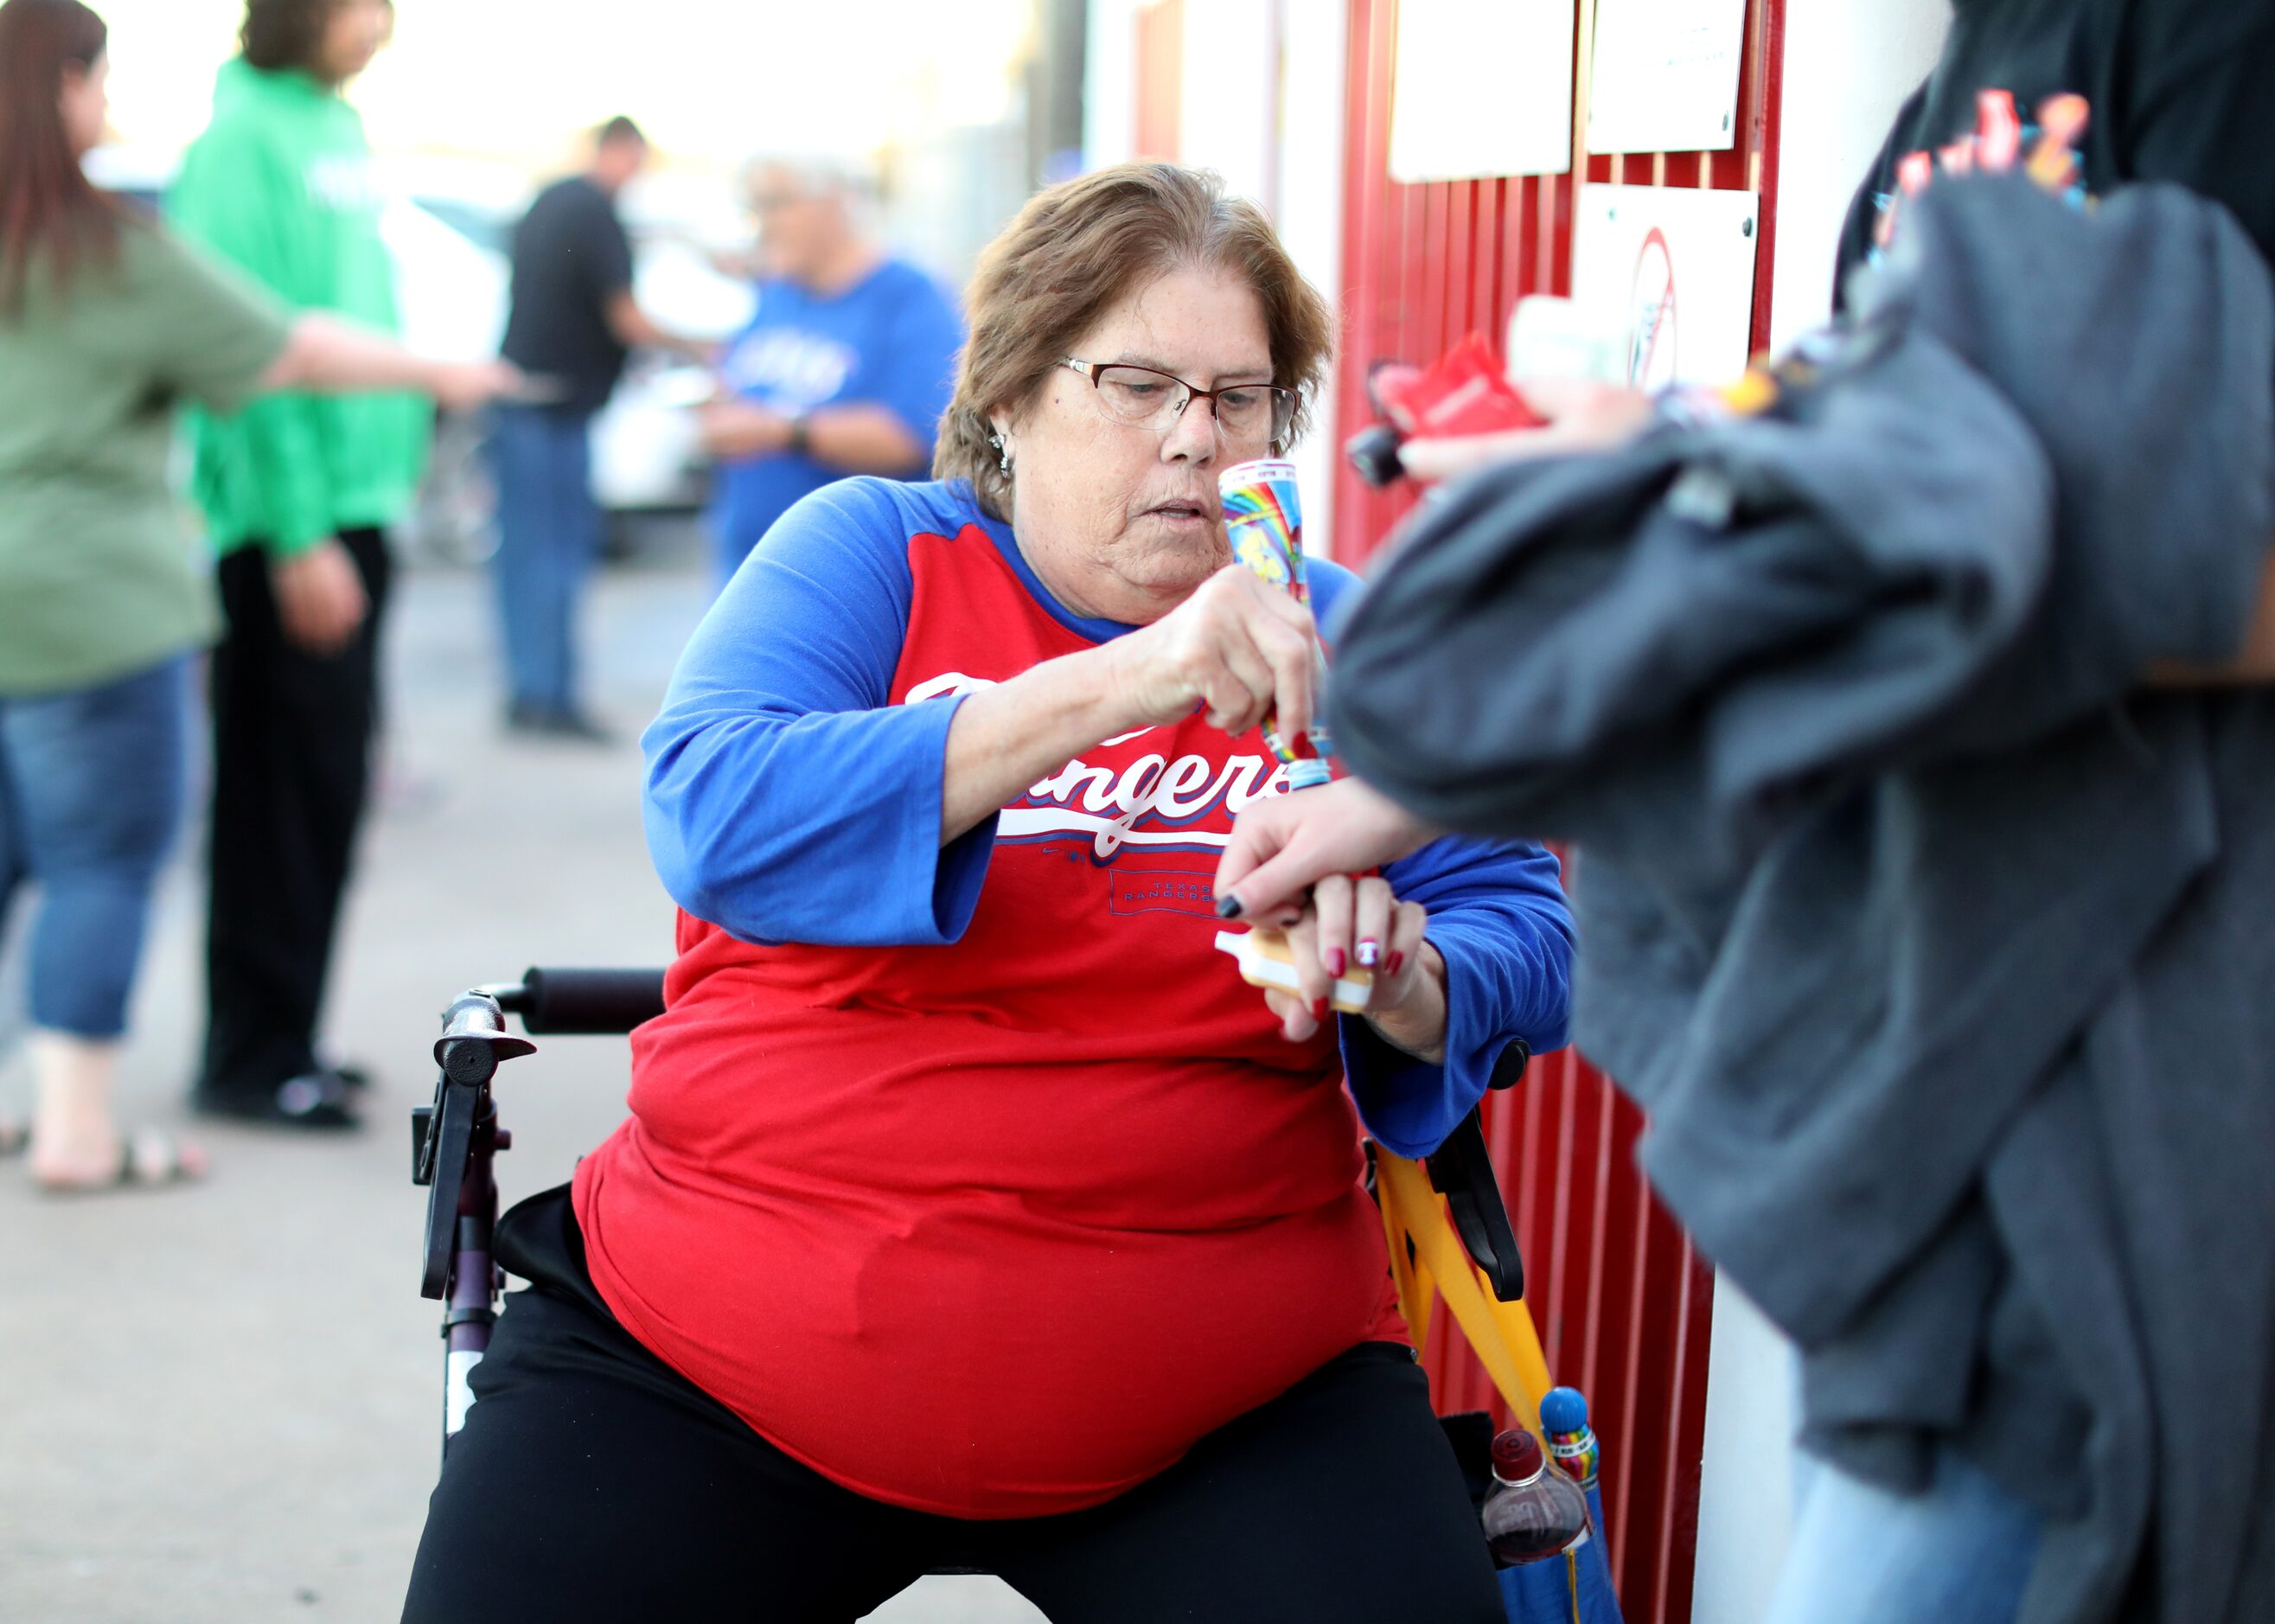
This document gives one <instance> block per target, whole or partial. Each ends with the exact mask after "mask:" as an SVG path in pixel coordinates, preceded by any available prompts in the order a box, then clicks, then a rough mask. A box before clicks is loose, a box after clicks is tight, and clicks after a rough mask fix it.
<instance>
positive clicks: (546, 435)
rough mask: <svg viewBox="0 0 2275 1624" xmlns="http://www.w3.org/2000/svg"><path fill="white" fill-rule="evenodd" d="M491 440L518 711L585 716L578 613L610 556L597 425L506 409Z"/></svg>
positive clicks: (572, 415)
mask: <svg viewBox="0 0 2275 1624" xmlns="http://www.w3.org/2000/svg"><path fill="white" fill-rule="evenodd" d="M496 410H497V415H496V419H495V424H494V426H493V427H492V429H491V431H490V442H489V448H490V465H491V469H492V472H494V474H495V477H496V480H497V498H498V550H497V557H496V559H495V562H494V564H493V568H494V570H495V577H496V581H497V593H498V611H499V615H500V617H501V618H502V619H503V623H504V626H505V658H506V670H507V675H508V676H509V678H510V686H511V691H512V698H513V702H514V703H515V704H516V705H518V706H528V707H531V708H533V709H537V710H542V711H571V710H574V709H576V708H577V648H576V621H577V608H578V602H579V601H580V600H581V599H582V597H583V595H584V590H585V580H586V577H587V576H589V575H590V574H591V573H592V570H593V561H594V560H595V559H596V558H598V557H599V555H600V551H601V509H600V504H599V503H597V502H594V501H593V441H592V432H591V431H592V421H593V420H592V419H591V417H590V416H589V415H587V414H586V413H585V412H559V411H553V410H549V409H548V408H545V407H542V406H511V405H507V406H500V407H498V408H497V409H496Z"/></svg>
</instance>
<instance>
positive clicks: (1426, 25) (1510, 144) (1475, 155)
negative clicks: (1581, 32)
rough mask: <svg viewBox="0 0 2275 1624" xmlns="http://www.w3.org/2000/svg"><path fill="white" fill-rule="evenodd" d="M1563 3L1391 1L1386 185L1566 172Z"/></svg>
mask: <svg viewBox="0 0 2275 1624" xmlns="http://www.w3.org/2000/svg"><path fill="white" fill-rule="evenodd" d="M1573 11H1574V7H1573V4H1572V0H1493V4H1488V5H1479V4H1475V0H1400V4H1399V7H1398V57H1397V61H1398V69H1397V77H1396V79H1395V80H1394V83H1393V84H1392V86H1391V92H1390V95H1391V102H1390V178H1392V179H1393V180H1397V181H1407V182H1412V181H1422V180H1469V179H1475V178H1478V177H1480V176H1487V175H1561V174H1562V173H1564V171H1565V170H1568V169H1570V168H1571V167H1572V27H1573V20H1572V19H1573Z"/></svg>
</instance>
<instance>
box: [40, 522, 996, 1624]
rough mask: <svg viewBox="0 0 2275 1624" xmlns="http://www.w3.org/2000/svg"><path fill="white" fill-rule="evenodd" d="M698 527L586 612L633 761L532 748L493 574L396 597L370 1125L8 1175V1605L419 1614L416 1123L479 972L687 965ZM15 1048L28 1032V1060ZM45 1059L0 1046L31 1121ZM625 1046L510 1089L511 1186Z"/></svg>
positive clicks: (958, 1599)
mask: <svg viewBox="0 0 2275 1624" xmlns="http://www.w3.org/2000/svg"><path fill="white" fill-rule="evenodd" d="M702 595H703V586H702V582H701V573H700V570H699V565H698V563H697V561H696V558H695V555H694V554H693V551H692V547H691V546H690V544H689V540H688V538H686V537H684V536H671V537H667V538H664V539H662V540H661V541H660V542H659V543H658V544H656V545H654V546H653V547H651V548H649V549H648V550H647V551H646V552H645V553H643V554H642V555H641V556H640V557H639V559H638V560H637V561H636V562H635V563H632V564H631V565H629V566H626V567H621V568H618V569H616V570H611V571H610V572H609V573H608V576H607V577H606V578H605V579H604V581H603V583H602V585H601V590H600V592H599V593H598V595H597V601H596V603H595V605H594V613H593V617H592V622H591V626H592V631H593V642H594V656H595V659H594V663H595V668H596V671H595V682H594V690H595V693H596V697H597V699H598V706H599V708H600V709H601V710H602V711H603V712H605V713H606V714H608V716H609V717H611V718H612V719H614V720H616V721H618V722H620V723H621V724H622V725H623V729H624V742H623V743H622V744H619V745H618V746H616V747H615V748H612V749H608V750H605V751H592V750H580V749H575V748H569V747H561V746H552V747H540V746H536V745H532V744H519V743H508V742H506V741H505V740H503V738H502V737H501V736H500V735H499V732H498V729H497V727H496V721H495V713H496V702H495V691H496V690H495V675H494V670H493V659H492V655H491V652H490V651H491V646H492V638H491V635H490V631H489V623H488V617H487V612H486V611H487V608H488V604H487V600H486V598H485V596H484V594H483V591H482V582H481V581H480V578H476V577H472V576H469V575H465V574H462V573H457V572H452V571H447V570H423V571H416V570H415V571H412V572H411V573H410V574H409V575H408V576H407V577H406V578H405V579H404V591H403V595H402V598H401V600H400V601H399V602H398V605H397V617H396V620H395V631H396V635H395V638H394V649H393V655H392V666H391V672H390V675H391V685H390V697H391V705H392V721H393V726H392V729H391V739H390V745H389V760H390V767H389V792H388V796H387V798H386V804H385V805H384V808H383V810H382V812H381V814H380V815H379V817H378V818H377V819H376V820H375V822H374V826H373V827H372V829H371V833H370V836H369V839H368V842H367V850H366V855H365V859H364V864H363V870H362V876H363V877H362V881H361V884H360V887H359V889H358V890H357V892H356V894H355V896H354V899H353V903H352V904H351V917H350V919H349V922H348V926H347V933H346V939H345V946H344V956H343V959H342V962H341V963H340V964H339V967H338V973H337V979H336V986H337V988H338V991H337V993H336V997H335V1000H334V1009H335V1016H334V1021H333V1032H332V1036H333V1039H334V1040H335V1042H336V1045H337V1046H338V1048H339V1050H340V1052H341V1053H343V1054H350V1055H353V1056H355V1057H357V1058H359V1059H365V1060H367V1061H370V1062H371V1063H372V1064H373V1065H374V1068H375V1069H376V1071H377V1074H378V1082H377V1087H376V1094H377V1107H378V1108H377V1110H376V1112H375V1115H376V1118H377V1121H376V1125H375V1127H374V1129H372V1130H370V1131H367V1133H365V1134H363V1135H361V1136H359V1137H355V1138H352V1139H348V1140H343V1141H329V1142H321V1143H310V1142H307V1141H305V1140H300V1139H281V1138H278V1137H272V1136H268V1135H263V1134H261V1133H258V1132H255V1131H252V1130H246V1129H241V1130H236V1131H231V1130H229V1129H223V1128H215V1127H212V1126H209V1125H200V1126H199V1127H198V1129H196V1131H197V1132H198V1133H199V1135H200V1137H202V1138H203V1139H204V1141H205V1143H206V1144H207V1146H208V1149H209V1150H210V1151H211V1152H212V1153H213V1156H214V1159H215V1163H216V1164H217V1165H216V1169H215V1175H214V1177H213V1179H212V1180H211V1182H209V1183H208V1184H206V1185H203V1186H201V1187H200V1188H197V1189H193V1190H171V1191H165V1192H160V1193H153V1194H143V1195H134V1196H125V1197H102V1198H86V1199H75V1200H57V1199H43V1198H42V1197H38V1196H36V1195H34V1193H33V1191H32V1190H31V1189H30V1188H29V1185H28V1182H27V1181H26V1179H25V1178H24V1176H23V1174H22V1172H21V1169H20V1164H0V1620H8V1621H9V1624H32V1621H34V1620H36V1621H37V1624H223V1621H224V1620H226V1621H227V1624H266V1621H268V1620H389V1619H393V1618H394V1617H395V1616H396V1613H397V1609H398V1607H399V1605H400V1603H401V1598H402V1592H403V1585H404V1578H405V1575H407V1573H408V1571H409V1567H410V1562H411V1555H412V1550H413V1548H414V1546H415V1545H416V1543H417V1540H418V1537H419V1526H420V1523H421V1521H422V1519H423V1517H424V1514H425V1497H426V1492H427V1487H428V1485H429V1484H431V1482H432V1479H433V1475H434V1470H435V1434H436V1430H437V1427H438V1425H439V1420H438V1402H439V1401H438V1394H439V1378H440V1372H441V1349H440V1344H439V1342H438V1341H437V1340H436V1337H435V1324H436V1318H437V1314H436V1310H435V1305H433V1304H431V1303H427V1302H425V1301H423V1300H422V1299H421V1298H420V1297H419V1295H418V1282H417V1277H416V1274H415V1269H416V1267H417V1261H418V1259H417V1250H418V1229H419V1221H420V1215H421V1212H422V1204H423V1200H424V1192H423V1191H420V1190H415V1189H414V1188H413V1187H412V1184H411V1182H410V1179H409V1148H408V1147H409V1129H408V1128H407V1126H406V1125H405V1124H406V1122H407V1119H408V1114H409V1111H410V1107H412V1105H413V1104H415V1103H419V1102H420V1101H423V1100H425V1099H427V1097H428V1096H429V1094H430V1093H431V1092H432V1089H433V1074H432V1069H431V1064H429V1063H428V1062H427V1061H425V1060H424V1058H423V1057H424V1052H425V1051H426V1049H427V1046H428V1045H429V1044H430V1043H431V1042H432V1039H433V1034H434V1031H435V1014H436V1012H437V1011H438V1010H439V1009H440V1008H441V1007H442V1004H443V1003H444V1002H445V1001H446V1000H447V999H448V997H449V995H450V993H452V992H453V991H455V990H456V989H457V988H459V987H461V986H466V985H468V984H470V983H472V982H479V981H487V980H495V979H498V978H503V977H508V976H510V975H513V974H515V973H517V972H518V971H519V970H520V969H521V967H522V966H523V965H525V964H526V963H531V962H532V961H544V960H551V961H553V962H556V963H650V962H653V963H661V961H662V959H663V958H664V957H665V956H666V955H667V953H668V951H669V942H670V929H669V909H668V904H667V903H666V902H665V900H664V898H663V895H662V894H661V891H660V890H659V889H658V888H657V887H656V884H655V880H654V876H653V875H652V873H651V872H650V871H649V869H648V865H647V862H646V856H645V854H644V852H643V850H642V847H641V843H640V835H639V805H638V782H639V778H638V773H639V754H638V751H637V748H636V746H635V744H634V743H633V740H632V736H633V734H634V733H635V732H636V730H637V727H638V724H639V722H640V721H644V720H645V719H646V716H647V715H648V714H651V713H652V712H653V710H654V706H655V702H656V700H657V699H658V697H659V696H660V695H661V692H662V690H663V685H664V683H665V680H666V679H667V677H668V676H669V672H670V668H671V663H672V661H673V658H674V657H675V655H676V653H677V651H678V648H679V646H680V643H681V641H682V639H683V638H684V637H685V635H686V633H687V631H688V630H689V629H690V628H691V627H692V625H693V624H694V622H695V620H696V618H697V616H699V613H700V609H701V601H702ZM198 923H199V922H198V898H197V896H196V895H195V894H194V892H193V888H192V887H191V885H190V884H189V881H188V877H187V875H186V874H185V873H182V872H178V873H177V874H176V875H174V876H173V878H172V880H170V883H169V885H168V887H167V889H166V893H165V896H164V900H163V903H162V907H161V909H160V911H159V915H158V918H157V919H156V921H155V929H154V933H153V940H152V948H151V954H150V958H149V961H148V963H147V970H146V972H145V976H144V982H143V986H142V988H141V992H140V998H139V1001H138V1005H137V1012H136V1032H135V1037H134V1039H133V1042H132V1053H131V1059H130V1065H129V1069H128V1076H127V1077H126V1080H125V1084H124V1088H125V1103H126V1108H127V1112H128V1114H129V1116H130V1118H131V1119H132V1120H136V1121H143V1122H156V1123H160V1124H162V1125H165V1126H168V1127H179V1126H182V1125H183V1123H182V1120H181V1114H180V1112H179V1109H178V1103H177V1101H178V1096H179V1094H180V1092H181V1091H182V1089H183V1087H184V1085H185V1081H186V1075H187V1070H188V1065H187V1061H186V1056H187V1054H188V1053H189V1046H190V1044H191V1043H192V1042H193V1040H194V1038H195V1035H196V1034H195V1028H196V1012H195V998H196V991H197V989H196V978H195V956H194V948H195V939H196V933H197V930H198ZM8 1047H9V1045H8V1043H7V1041H6V1039H5V1037H4V1035H0V1054H4V1053H5V1051H6V1049H7V1048H8ZM25 1089H26V1084H25V1079H24V1077H23V1074H22V1069H21V1067H20V1063H19V1064H17V1065H15V1066H14V1067H13V1068H12V1069H11V1068H10V1067H9V1066H8V1065H7V1063H6V1062H5V1061H0V1108H5V1109H7V1110H10V1111H11V1112H15V1111H19V1110H20V1109H21V1107H22V1106H23V1104H24V1101H25ZM623 1098H624V1052H623V1046H621V1045H620V1044H615V1043H611V1042H608V1041H607V1040H604V1039H572V1040H560V1041H556V1042H552V1043H548V1045H547V1046H546V1047H545V1050H544V1052H543V1053H542V1054H540V1055H539V1056H538V1057H537V1058H535V1059H533V1060H529V1061H520V1062H518V1063H517V1065H516V1066H515V1067H514V1068H513V1069H509V1070H508V1071H507V1072H506V1073H505V1074H504V1077H503V1086H502V1088H501V1091H500V1100H501V1110H502V1114H503V1117H504V1120H505V1121H506V1122H507V1123H508V1124H509V1125H510V1127H511V1128H512V1129H513V1132H514V1137H515V1146H514V1149H513V1150H512V1152H510V1154H508V1155H506V1156H504V1157H503V1158H501V1159H500V1161H499V1171H500V1179H501V1182H502V1184H503V1189H504V1195H505V1197H506V1199H507V1200H509V1201H510V1200H513V1199H515V1198H517V1197H519V1196H522V1195H525V1194H528V1193H530V1192H531V1191H533V1190H539V1189H541V1188H544V1187H545V1186H547V1185H549V1184H552V1183H556V1182H559V1181H560V1180H561V1179H562V1178H563V1177H564V1176H566V1175H567V1172H568V1169H569V1167H570V1166H571V1163H572V1161H573V1160H574V1159H575V1158H576V1156H577V1155H578V1153H579V1152H581V1151H583V1150H584V1149H586V1148H587V1147H589V1146H590V1145H591V1144H593V1143H594V1142H595V1141H596V1140H597V1139H599V1138H600V1137H601V1136H602V1135H603V1134H604V1133H606V1132H607V1131H608V1129H609V1127H610V1126H611V1125H612V1124H613V1123H614V1122H616V1120H617V1119H618V1118H619V1116H620V1115H621V1114H622V1111H623ZM873 1618H874V1619H876V1620H892V1621H894V1624H919V1621H921V1624H1033V1621H1034V1620H1039V1619H1040V1618H1041V1615H1040V1614H1039V1613H1037V1612H1035V1611H1034V1609H1032V1607H1029V1606H1027V1605H1025V1604H1024V1602H1023V1601H1021V1600H1020V1599H1019V1598H1017V1597H1015V1596H1014V1595H1013V1594H1012V1593H1011V1592H1010V1591H1009V1590H1007V1589H1006V1588H1005V1587H1003V1586H1001V1585H1000V1584H998V1583H996V1582H994V1581H993V1580H979V1579H974V1580H945V1579H941V1580H927V1581H926V1582H924V1583H923V1584H922V1585H920V1586H918V1588H916V1589H914V1590H910V1591H909V1592H907V1593H905V1594H904V1595H903V1596H902V1597H900V1598H897V1599H896V1601H895V1602H893V1603H891V1604H890V1605H888V1606H887V1607H885V1608H884V1609H882V1610H881V1611H880V1612H879V1613H875V1614H874V1615H873Z"/></svg>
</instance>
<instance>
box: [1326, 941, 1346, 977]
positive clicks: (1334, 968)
mask: <svg viewBox="0 0 2275 1624" xmlns="http://www.w3.org/2000/svg"><path fill="white" fill-rule="evenodd" d="M1327 973H1328V974H1329V975H1331V976H1333V977H1334V978H1335V979H1336V980H1338V981H1340V980H1342V978H1343V950H1342V948H1328V949H1327Z"/></svg>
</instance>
